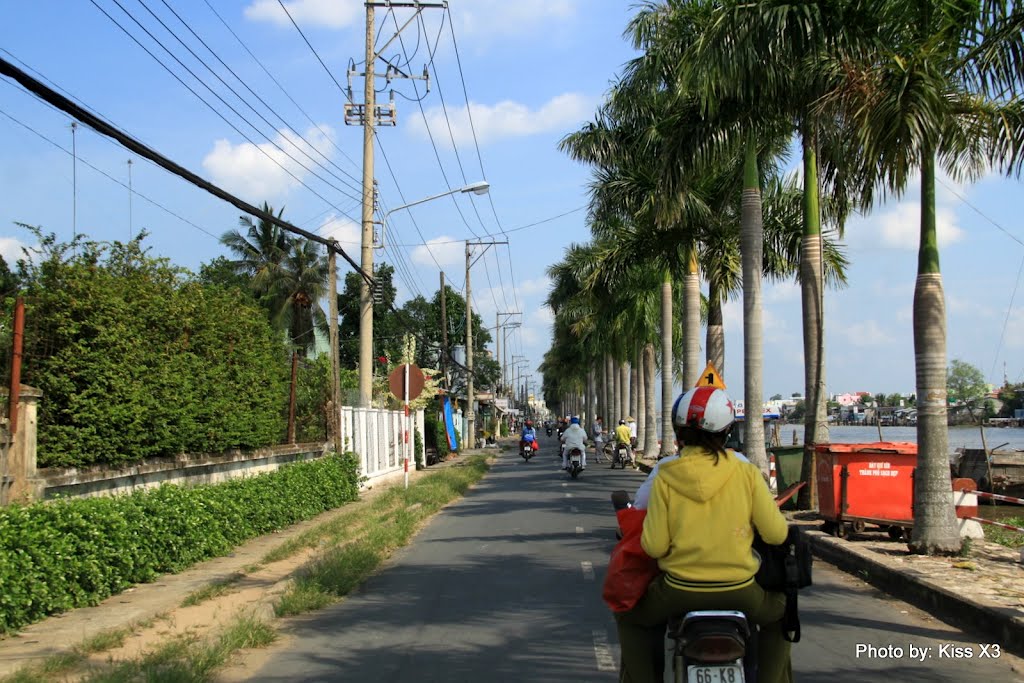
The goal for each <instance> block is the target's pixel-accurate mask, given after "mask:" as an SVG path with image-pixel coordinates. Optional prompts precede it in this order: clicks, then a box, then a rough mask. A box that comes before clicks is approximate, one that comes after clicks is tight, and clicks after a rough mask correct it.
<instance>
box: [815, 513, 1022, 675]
mask: <svg viewBox="0 0 1024 683" xmlns="http://www.w3.org/2000/svg"><path fill="white" fill-rule="evenodd" d="M797 527H798V528H799V529H800V533H801V534H803V536H804V538H805V540H806V541H807V542H808V545H809V546H810V548H811V552H812V554H814V555H816V556H817V557H819V558H821V559H822V560H825V561H826V562H828V563H830V564H833V565H835V566H836V567H838V568H840V569H842V570H843V571H845V572H847V573H850V574H854V575H856V576H858V577H859V578H862V579H863V580H865V581H867V582H868V583H870V584H871V585H873V586H875V587H876V588H878V589H880V590H882V591H884V592H886V593H888V594H889V595H892V596H893V597H896V598H899V599H900V600H903V601H904V602H907V603H910V604H911V605H914V606H915V607H917V608H919V609H923V610H925V611H927V612H929V613H931V614H933V615H935V616H936V617H939V618H941V619H942V620H943V621H945V622H947V623H949V624H951V625H953V626H956V627H957V628H961V629H964V630H969V631H972V632H975V633H977V634H978V635H980V636H984V637H986V638H989V639H990V640H991V641H992V642H994V643H998V644H999V645H1000V646H1001V647H1002V649H1004V650H1007V651H1009V652H1011V653H1013V654H1015V655H1017V656H1019V657H1021V656H1024V618H1022V617H1021V616H1020V615H1019V613H1018V612H1017V611H1016V610H1011V609H1009V608H1006V607H997V606H994V605H987V604H984V603H982V602H980V601H978V600H973V599H971V598H968V597H965V596H963V595H958V594H956V593H954V592H952V591H950V590H949V589H948V588H945V587H943V586H940V585H939V584H937V583H935V582H933V581H930V580H928V579H927V578H924V577H923V576H920V575H918V572H916V571H914V570H911V569H907V570H899V569H894V568H892V567H889V566H887V565H885V564H884V563H882V562H880V561H878V560H877V559H875V558H874V557H872V555H873V553H871V552H870V551H866V550H861V549H859V548H856V547H855V546H852V545H851V544H849V543H848V542H846V541H844V540H842V539H839V538H834V537H832V536H829V535H828V534H826V533H824V532H823V531H818V530H816V529H808V528H807V527H806V526H804V525H797Z"/></svg>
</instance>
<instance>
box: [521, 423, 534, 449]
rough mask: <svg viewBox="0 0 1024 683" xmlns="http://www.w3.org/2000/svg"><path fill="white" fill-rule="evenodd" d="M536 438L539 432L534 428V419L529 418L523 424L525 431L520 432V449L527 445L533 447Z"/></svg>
mask: <svg viewBox="0 0 1024 683" xmlns="http://www.w3.org/2000/svg"><path fill="white" fill-rule="evenodd" d="M536 440H537V432H536V431H535V430H534V428H533V420H527V421H526V424H524V425H523V431H522V432H521V433H520V434H519V450H520V451H521V450H523V449H524V448H526V447H529V448H533V444H534V442H535V441H536Z"/></svg>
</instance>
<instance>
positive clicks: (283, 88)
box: [203, 0, 360, 183]
mask: <svg viewBox="0 0 1024 683" xmlns="http://www.w3.org/2000/svg"><path fill="white" fill-rule="evenodd" d="M203 2H205V3H206V6H207V7H209V8H210V11H211V12H213V14H214V16H216V17H217V18H218V19H220V23H222V24H224V28H226V29H227V30H228V32H229V33H230V34H231V35H232V36H234V38H235V40H237V41H238V44H239V45H241V46H242V49H243V50H245V51H246V52H247V53H248V54H249V56H250V57H252V59H253V61H254V62H256V64H258V65H259V67H260V68H261V69H263V73H265V74H267V76H268V77H269V78H270V80H272V81H273V82H274V85H276V86H277V87H278V88H279V89H280V90H281V92H283V93H284V96H285V97H287V98H288V99H289V100H290V101H291V103H292V104H294V105H295V108H296V109H298V110H299V111H300V112H301V113H302V115H303V116H305V117H306V120H308V121H309V122H310V123H311V124H312V125H313V126H315V127H316V129H317V130H319V131H320V133H321V134H322V135H323V136H324V138H325V139H327V140H328V141H329V142H330V143H331V145H332V146H333V147H334V149H336V150H338V152H339V153H340V154H341V155H342V156H343V157H345V158H346V159H348V161H349V163H350V164H352V166H353V168H357V169H358V168H359V166H358V165H357V164H356V162H355V161H354V160H353V159H352V157H350V156H349V155H348V154H346V153H345V150H343V149H342V148H341V147H339V146H338V145H337V143H335V142H334V140H332V139H331V137H330V136H329V135H327V133H326V131H324V129H323V128H321V127H320V124H319V123H317V122H316V121H314V120H313V117H312V116H310V115H309V114H308V113H306V110H305V109H303V108H302V107H301V106H300V105H299V103H298V102H296V101H295V98H293V97H292V96H291V95H290V94H288V91H287V90H285V87H284V86H283V85H281V83H280V82H279V81H278V80H277V79H276V78H274V74H272V73H270V70H269V69H267V67H266V66H264V65H263V62H261V61H260V60H259V58H258V57H257V56H256V55H255V54H253V52H252V50H250V49H249V47H248V46H247V45H246V44H245V43H244V42H243V41H242V39H241V38H239V37H238V34H237V33H235V32H234V31H233V30H232V28H231V26H229V25H228V23H227V22H226V21H224V19H223V17H221V16H220V15H219V14H217V10H215V9H214V8H213V5H211V4H210V0H203ZM331 163H332V164H333V163H334V162H331ZM335 168H338V170H339V171H341V172H342V173H345V175H347V176H348V177H349V178H351V179H352V180H353V181H355V182H356V183H359V182H360V181H359V179H358V178H356V177H355V176H352V175H350V174H348V173H347V172H346V171H344V170H342V169H341V168H340V167H338V166H335Z"/></svg>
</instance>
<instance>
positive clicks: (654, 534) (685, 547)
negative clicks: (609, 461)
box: [615, 387, 792, 683]
mask: <svg viewBox="0 0 1024 683" xmlns="http://www.w3.org/2000/svg"><path fill="white" fill-rule="evenodd" d="M735 419H736V417H735V410H734V408H733V404H732V401H731V400H730V398H729V396H728V394H726V393H725V391H723V390H721V389H716V388H714V387H698V388H696V389H691V390H690V391H688V392H686V393H685V394H683V395H681V396H680V397H679V398H678V399H676V402H675V405H674V406H673V408H672V426H673V428H674V429H675V433H676V438H677V439H678V440H679V443H680V444H681V446H682V448H681V451H680V456H679V458H678V459H676V460H672V461H670V462H665V461H663V462H662V463H660V466H659V468H658V473H657V476H655V477H652V478H651V479H650V481H651V487H650V498H649V500H648V501H647V516H646V518H645V520H644V524H643V533H642V535H641V538H640V543H641V545H642V546H643V549H644V552H646V553H647V554H648V555H649V556H651V557H652V558H655V559H656V560H657V561H658V566H659V568H660V569H661V571H662V572H663V573H662V574H661V576H660V577H658V578H657V579H655V580H654V581H653V582H652V583H651V584H650V586H648V588H647V592H646V594H645V595H644V597H642V598H641V599H640V601H639V602H638V603H637V604H636V606H635V607H633V609H631V610H629V611H627V612H619V613H616V615H615V619H616V621H617V623H618V631H619V642H620V643H621V646H622V674H621V678H620V680H622V681H645V682H646V681H655V680H657V681H660V680H662V677H663V675H664V666H665V656H664V651H663V648H664V642H665V637H664V636H665V625H666V623H667V622H668V620H669V619H670V618H672V617H677V616H682V615H684V614H686V613H687V612H691V611H698V610H737V611H740V612H743V613H744V614H746V616H747V618H748V619H749V620H750V621H752V622H754V623H756V624H758V625H760V626H761V632H760V635H759V643H758V648H757V649H758V673H759V677H758V680H760V681H761V683H789V682H790V681H792V666H791V663H790V659H789V652H790V644H789V643H788V642H786V640H785V639H784V638H783V633H782V628H781V620H782V617H783V614H784V612H785V607H786V599H785V596H784V595H783V594H782V593H775V592H766V591H765V590H764V589H763V588H761V586H759V585H758V584H757V582H756V581H755V580H754V576H755V574H756V573H757V569H758V565H759V562H758V560H757V557H756V556H755V554H754V553H753V551H752V544H753V541H754V530H755V529H756V530H757V532H758V533H759V534H760V535H761V537H762V538H763V539H764V541H765V542H766V543H769V544H779V543H782V542H783V541H784V540H785V539H786V535H787V532H788V526H787V524H786V519H785V517H783V515H782V513H781V512H779V509H778V507H777V506H776V504H775V501H774V500H773V498H772V495H771V492H770V491H769V489H768V486H767V485H766V484H765V482H764V478H763V477H762V475H761V471H760V470H759V469H758V468H757V467H756V466H755V465H753V464H751V463H748V462H742V461H741V460H740V459H739V458H737V457H735V454H734V453H731V452H729V451H727V450H726V449H725V441H726V438H727V437H728V434H729V430H730V429H731V428H732V426H733V424H734V423H735ZM695 529H699V530H700V533H694V530H695ZM726 539H728V541H726Z"/></svg>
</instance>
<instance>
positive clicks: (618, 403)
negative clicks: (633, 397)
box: [608, 361, 622, 429]
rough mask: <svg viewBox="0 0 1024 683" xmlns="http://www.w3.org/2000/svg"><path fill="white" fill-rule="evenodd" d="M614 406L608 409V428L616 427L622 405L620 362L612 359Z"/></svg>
mask: <svg viewBox="0 0 1024 683" xmlns="http://www.w3.org/2000/svg"><path fill="white" fill-rule="evenodd" d="M611 373H612V407H611V408H610V409H609V410H608V413H609V417H608V428H609V429H612V428H614V427H615V424H616V422H618V420H619V408H620V407H622V372H620V369H619V362H618V361H612V367H611Z"/></svg>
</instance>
